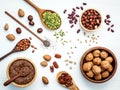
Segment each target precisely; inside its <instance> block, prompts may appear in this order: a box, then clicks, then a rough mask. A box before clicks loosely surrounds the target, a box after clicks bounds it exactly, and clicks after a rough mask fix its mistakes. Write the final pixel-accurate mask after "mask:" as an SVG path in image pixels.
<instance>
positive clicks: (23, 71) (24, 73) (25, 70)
mask: <svg viewBox="0 0 120 90" xmlns="http://www.w3.org/2000/svg"><path fill="white" fill-rule="evenodd" d="M29 73H30V69H29V68H28V67H22V68H21V69H20V71H19V73H18V74H17V75H15V76H14V77H12V78H10V79H8V80H7V81H6V82H5V83H4V86H7V85H9V84H10V83H11V82H13V81H15V79H17V78H19V77H26V76H27V75H28V74H29Z"/></svg>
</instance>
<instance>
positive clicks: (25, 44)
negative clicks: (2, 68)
mask: <svg viewBox="0 0 120 90" xmlns="http://www.w3.org/2000/svg"><path fill="white" fill-rule="evenodd" d="M30 45H31V42H30V40H28V39H22V40H20V41H19V42H18V43H17V44H16V46H15V47H14V48H13V49H12V50H11V51H10V52H9V53H7V54H6V55H4V56H2V57H0V61H1V60H3V59H4V58H6V57H7V56H9V55H10V54H12V53H15V52H20V51H25V50H26V49H28V48H29V47H30Z"/></svg>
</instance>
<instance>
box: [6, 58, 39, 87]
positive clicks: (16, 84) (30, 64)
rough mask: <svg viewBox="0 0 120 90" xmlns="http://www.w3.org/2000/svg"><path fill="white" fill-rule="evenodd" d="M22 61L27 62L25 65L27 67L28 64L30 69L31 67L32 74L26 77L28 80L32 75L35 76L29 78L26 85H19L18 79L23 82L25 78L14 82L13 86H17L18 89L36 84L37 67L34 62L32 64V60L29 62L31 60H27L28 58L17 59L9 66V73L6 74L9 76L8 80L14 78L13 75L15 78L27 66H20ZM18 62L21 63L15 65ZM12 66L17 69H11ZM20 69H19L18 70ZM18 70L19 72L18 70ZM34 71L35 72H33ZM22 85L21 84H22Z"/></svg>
mask: <svg viewBox="0 0 120 90" xmlns="http://www.w3.org/2000/svg"><path fill="white" fill-rule="evenodd" d="M20 61H22V62H23V61H25V62H26V64H25V65H27V64H29V65H28V67H29V66H30V67H29V70H31V71H30V74H28V75H27V76H26V77H27V78H28V77H29V76H30V75H33V76H31V78H30V77H29V81H27V82H26V83H25V84H22V83H21V82H19V83H18V80H17V79H19V81H21V79H24V80H25V77H19V78H17V79H16V80H15V81H14V82H12V84H13V85H15V86H17V87H26V86H29V85H31V84H32V83H33V82H34V80H35V79H36V74H37V73H36V67H35V65H34V63H33V62H31V60H29V59H27V58H16V59H14V60H13V61H12V62H10V63H9V64H8V67H7V71H6V74H7V77H8V79H10V77H12V75H13V76H14V75H15V73H17V74H18V73H19V69H20V68H23V67H26V66H25V65H23V66H20V65H19V64H20ZM16 62H19V63H18V64H15V63H16ZM12 65H16V67H15V68H13V67H12V68H13V69H12V68H10V67H11V66H12ZM18 67H19V69H18ZM17 69H18V70H17ZM13 70H14V74H13V73H12V72H13ZM32 70H33V71H32ZM24 80H23V81H24ZM20 83H21V84H20Z"/></svg>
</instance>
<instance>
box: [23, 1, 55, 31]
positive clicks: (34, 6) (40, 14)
mask: <svg viewBox="0 0 120 90" xmlns="http://www.w3.org/2000/svg"><path fill="white" fill-rule="evenodd" d="M25 1H26V2H27V3H28V4H30V5H31V6H32V7H33V8H35V9H36V11H37V12H38V14H39V17H40V20H41V22H42V24H43V25H44V26H45V27H46V28H47V29H49V30H51V29H50V28H49V27H48V26H47V25H46V24H45V23H44V22H43V21H42V14H43V13H44V12H46V11H49V12H51V13H56V12H55V11H52V10H46V9H41V8H39V7H38V6H36V5H35V4H34V3H32V2H31V1H30V0H25Z"/></svg>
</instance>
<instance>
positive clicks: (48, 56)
mask: <svg viewBox="0 0 120 90" xmlns="http://www.w3.org/2000/svg"><path fill="white" fill-rule="evenodd" d="M43 58H44V59H45V60H46V61H50V60H51V56H50V55H47V54H46V55H44V56H43Z"/></svg>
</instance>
